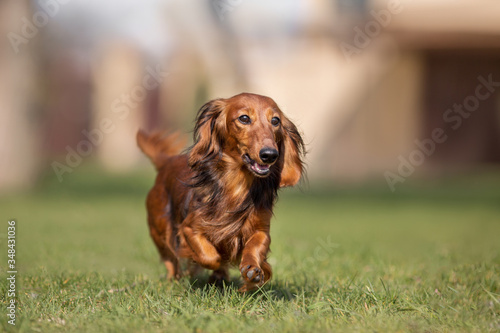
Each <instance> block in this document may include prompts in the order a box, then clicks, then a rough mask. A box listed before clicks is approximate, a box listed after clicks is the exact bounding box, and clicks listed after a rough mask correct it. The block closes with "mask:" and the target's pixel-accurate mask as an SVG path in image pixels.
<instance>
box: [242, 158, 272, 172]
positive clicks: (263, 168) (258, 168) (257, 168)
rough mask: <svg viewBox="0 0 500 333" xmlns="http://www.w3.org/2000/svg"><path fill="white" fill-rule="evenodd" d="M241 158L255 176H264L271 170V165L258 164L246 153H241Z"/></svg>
mask: <svg viewBox="0 0 500 333" xmlns="http://www.w3.org/2000/svg"><path fill="white" fill-rule="evenodd" d="M243 160H244V161H245V163H246V164H247V166H248V168H249V169H250V170H251V171H252V172H253V173H255V174H256V175H257V176H260V177H265V176H267V175H268V174H269V172H270V171H271V166H270V165H268V164H259V163H257V162H256V161H254V160H252V159H251V158H250V156H249V155H248V154H245V155H243Z"/></svg>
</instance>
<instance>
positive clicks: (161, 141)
mask: <svg viewBox="0 0 500 333" xmlns="http://www.w3.org/2000/svg"><path fill="white" fill-rule="evenodd" d="M185 144H186V139H185V138H184V137H182V136H181V135H180V134H179V133H177V132H176V133H173V134H169V135H165V133H163V132H160V131H155V132H152V133H149V134H148V133H146V132H145V131H143V130H141V129H140V130H139V131H138V132H137V145H138V146H139V148H140V149H141V150H142V152H143V153H144V154H145V155H146V156H147V157H149V159H150V160H151V162H153V164H154V166H155V168H156V170H159V169H160V168H161V167H162V166H163V165H164V164H165V160H166V159H167V157H168V156H172V155H177V154H179V153H180V152H181V151H182V149H183V148H184V147H185Z"/></svg>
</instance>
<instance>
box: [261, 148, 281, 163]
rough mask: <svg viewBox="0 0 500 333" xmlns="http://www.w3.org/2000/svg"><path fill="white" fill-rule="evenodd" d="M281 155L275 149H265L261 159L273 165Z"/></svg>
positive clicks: (262, 151) (262, 150)
mask: <svg viewBox="0 0 500 333" xmlns="http://www.w3.org/2000/svg"><path fill="white" fill-rule="evenodd" d="M278 156H279V153H278V151H277V150H276V149H273V148H263V149H261V150H260V152H259V157H260V159H261V160H262V162H264V163H273V162H274V161H276V159H277V158H278Z"/></svg>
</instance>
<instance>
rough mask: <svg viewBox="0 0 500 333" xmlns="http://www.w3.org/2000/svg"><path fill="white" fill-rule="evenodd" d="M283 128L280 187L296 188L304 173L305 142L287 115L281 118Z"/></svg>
mask: <svg viewBox="0 0 500 333" xmlns="http://www.w3.org/2000/svg"><path fill="white" fill-rule="evenodd" d="M281 124H282V128H283V141H282V143H281V147H282V149H284V151H285V153H284V154H282V156H283V161H282V165H283V167H282V170H281V178H280V187H286V186H294V185H295V184H297V183H298V182H299V180H300V177H301V176H302V173H303V172H304V162H303V158H304V156H305V147H304V141H303V140H302V137H301V136H300V133H299V131H298V130H297V127H296V126H295V125H294V123H292V122H291V121H290V120H289V119H288V118H287V117H285V115H282V117H281Z"/></svg>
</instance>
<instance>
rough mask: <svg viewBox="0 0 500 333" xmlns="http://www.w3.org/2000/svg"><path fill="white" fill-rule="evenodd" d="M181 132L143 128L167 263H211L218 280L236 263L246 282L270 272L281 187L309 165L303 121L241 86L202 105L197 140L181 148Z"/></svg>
mask: <svg viewBox="0 0 500 333" xmlns="http://www.w3.org/2000/svg"><path fill="white" fill-rule="evenodd" d="M178 141H179V140H178V136H175V135H174V136H172V135H171V136H168V137H163V136H162V135H161V134H160V133H154V134H151V135H148V134H146V133H145V132H143V131H141V130H140V131H139V132H138V133H137V142H138V145H139V147H140V148H141V150H142V151H143V152H144V153H145V154H146V155H147V156H148V157H149V158H150V159H151V161H152V162H153V164H154V165H155V167H156V169H157V170H158V175H157V177H156V182H155V185H154V186H153V188H152V189H151V191H150V192H149V195H148V197H147V211H148V222H149V229H150V234H151V237H152V238H153V241H154V243H155V244H156V246H157V248H158V251H159V252H160V256H161V258H162V260H163V261H164V263H165V266H166V268H167V270H168V277H170V278H171V277H175V278H178V277H180V276H181V270H180V265H179V259H180V258H190V259H192V260H193V261H194V262H195V263H197V264H198V265H200V266H201V267H204V268H207V269H210V270H213V271H214V272H213V274H212V275H211V277H210V280H211V281H212V282H221V281H222V280H226V279H227V278H228V272H227V270H228V267H229V266H230V265H231V264H234V265H236V264H238V263H239V269H240V272H241V276H242V277H243V280H244V285H243V286H242V287H241V288H240V291H247V290H252V289H255V288H257V287H259V286H261V285H263V284H264V283H265V282H266V281H267V280H269V279H270V278H271V266H270V265H269V264H268V262H267V253H268V252H269V244H270V242H271V239H270V236H269V225H270V220H271V216H272V215H273V213H272V209H273V205H274V203H275V201H276V197H277V191H278V189H279V188H280V187H285V186H293V185H295V184H296V183H297V182H298V181H299V179H300V178H301V175H302V173H303V171H304V166H303V158H304V154H305V151H304V143H303V140H302V138H301V136H300V134H299V132H298V130H297V127H296V126H295V125H294V124H293V123H292V122H291V121H290V120H289V119H288V118H287V117H286V116H285V115H284V114H283V112H282V111H281V110H280V109H279V108H278V106H277V105H276V103H275V102H274V101H273V100H272V99H271V98H269V97H265V96H260V95H255V94H249V93H242V94H239V95H236V96H233V97H231V98H228V99H215V100H213V101H210V102H208V103H206V104H205V105H203V106H202V107H201V109H200V110H199V112H198V116H197V120H196V126H195V129H194V144H193V146H192V147H191V148H190V149H189V150H188V152H187V153H186V154H180V155H177V153H178V152H179V151H180V148H181V147H180V146H179V143H178Z"/></svg>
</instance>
